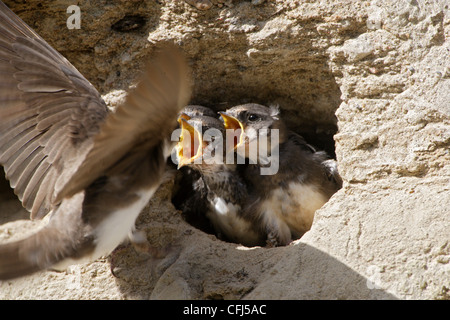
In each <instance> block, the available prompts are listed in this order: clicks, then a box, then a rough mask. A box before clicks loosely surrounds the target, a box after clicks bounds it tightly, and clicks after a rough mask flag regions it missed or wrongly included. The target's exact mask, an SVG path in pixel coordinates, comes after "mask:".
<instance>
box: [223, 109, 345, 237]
mask: <svg viewBox="0 0 450 320" xmlns="http://www.w3.org/2000/svg"><path fill="white" fill-rule="evenodd" d="M223 116H225V124H226V127H227V128H232V129H239V130H242V132H243V134H242V135H241V137H240V145H239V146H238V148H237V150H238V152H240V153H241V154H242V156H244V157H246V158H249V159H250V160H252V161H253V163H250V164H247V165H246V167H245V170H244V174H243V175H244V179H245V182H246V183H247V186H248V190H249V200H248V202H247V203H248V204H247V206H246V208H245V209H244V213H243V215H244V216H245V217H246V218H247V219H251V220H253V221H254V225H258V226H259V229H260V230H261V232H263V233H264V234H265V235H266V237H267V240H268V243H269V245H275V246H277V245H286V244H288V243H289V242H291V241H292V239H298V238H299V237H301V236H302V235H303V234H304V233H305V232H306V231H308V230H309V228H310V227H311V224H312V221H313V217H314V212H315V211H316V210H317V209H319V208H320V207H321V206H322V205H323V204H324V203H325V202H326V201H328V199H329V198H330V197H331V196H332V195H333V194H334V193H335V192H336V191H337V190H338V189H339V188H340V187H341V185H342V181H341V178H340V176H339V174H338V172H337V166H336V162H335V161H334V160H330V159H328V157H327V155H326V154H325V152H322V151H316V150H315V148H314V147H312V146H311V145H309V144H307V143H306V141H305V140H304V139H303V137H301V136H300V135H298V134H296V133H294V132H291V131H289V130H288V129H287V128H286V126H285V125H284V123H283V121H282V120H281V119H280V115H279V110H278V109H277V108H273V107H271V108H268V107H266V106H262V105H259V104H253V103H251V104H244V105H239V106H236V107H233V108H231V109H228V110H227V111H226V113H224V114H223ZM266 129H269V131H268V132H267V137H268V139H267V141H268V147H267V150H268V151H269V152H268V155H269V156H271V157H272V158H269V160H271V161H269V162H268V160H267V159H264V158H260V157H259V156H260V154H259V155H258V157H256V156H253V157H252V156H251V154H250V153H251V152H249V145H250V144H251V143H256V144H257V146H258V150H259V151H261V150H263V149H264V148H263V146H261V144H260V142H259V140H258V139H259V137H260V135H261V134H262V132H264V131H262V130H266ZM271 129H277V130H278V131H277V132H278V134H279V140H278V141H275V143H274V142H272V143H271V135H273V134H274V133H272V131H270V130H271ZM250 160H248V161H250ZM274 162H277V165H276V166H274V168H275V169H274V170H273V172H272V174H262V173H263V171H262V169H267V168H269V167H271V166H272V165H273V164H274Z"/></svg>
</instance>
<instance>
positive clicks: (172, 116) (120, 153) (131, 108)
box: [56, 46, 191, 201]
mask: <svg viewBox="0 0 450 320" xmlns="http://www.w3.org/2000/svg"><path fill="white" fill-rule="evenodd" d="M190 94H191V85H190V82H189V80H188V68H187V64H186V61H185V60H184V57H183V56H182V54H181V53H180V52H179V51H178V49H176V48H175V47H174V46H166V47H164V48H163V49H162V50H161V52H160V53H159V55H158V56H157V58H156V59H155V60H154V61H152V63H151V64H149V65H148V66H147V67H146V69H145V72H144V75H143V78H142V79H141V81H140V82H139V83H138V85H137V86H136V88H135V89H134V90H133V91H131V92H130V93H129V94H128V96H127V98H126V99H125V102H124V103H123V104H122V105H120V106H119V107H117V109H116V111H115V112H114V113H111V114H109V116H108V117H107V119H106V120H105V122H104V123H103V124H102V125H101V128H100V132H99V133H98V134H97V135H96V136H95V137H94V143H93V146H92V149H90V151H89V153H88V154H87V156H86V158H85V159H84V161H83V162H82V163H81V165H80V166H79V167H78V168H77V172H76V174H74V175H71V178H70V179H69V180H68V181H63V184H62V185H61V186H59V185H57V188H56V189H57V198H56V200H57V201H58V200H62V199H63V198H64V197H70V196H73V195H74V194H75V193H77V192H79V191H81V190H83V189H85V188H86V187H88V186H89V185H90V184H91V183H92V182H94V180H96V179H97V178H98V177H100V176H102V175H108V174H118V173H120V172H123V171H124V170H126V168H127V166H128V165H129V164H130V163H132V162H133V155H131V154H129V153H130V152H132V153H135V154H140V155H144V156H145V155H146V153H148V152H149V150H151V149H152V148H153V147H155V146H156V145H157V144H160V143H161V142H162V141H163V140H164V139H166V138H169V137H170V134H171V132H172V131H173V130H174V129H175V127H176V123H177V122H176V120H177V115H178V113H179V112H180V110H181V109H182V108H183V107H184V106H185V105H186V104H187V103H188V101H189V98H190ZM143 161H146V160H145V159H144V160H143Z"/></svg>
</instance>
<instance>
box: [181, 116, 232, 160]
mask: <svg viewBox="0 0 450 320" xmlns="http://www.w3.org/2000/svg"><path fill="white" fill-rule="evenodd" d="M178 121H179V123H180V125H181V130H182V131H181V136H180V141H179V142H178V146H177V158H178V168H181V167H183V166H185V165H200V166H202V165H204V164H205V163H206V164H209V163H210V162H213V161H216V162H217V161H219V162H220V161H221V160H222V156H223V141H224V136H225V135H224V133H225V128H224V126H223V123H222V122H221V121H220V120H218V119H216V118H213V117H209V116H195V117H192V118H191V117H189V116H188V115H186V114H184V115H183V114H182V115H181V116H180V117H179V118H178ZM219 157H220V158H219Z"/></svg>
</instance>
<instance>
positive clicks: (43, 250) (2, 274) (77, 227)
mask: <svg viewBox="0 0 450 320" xmlns="http://www.w3.org/2000/svg"><path fill="white" fill-rule="evenodd" d="M81 197H84V194H83V193H79V194H77V195H76V196H74V197H73V198H71V199H70V200H67V201H64V202H63V203H62V204H61V205H60V206H59V207H58V208H57V209H56V210H57V211H56V212H54V213H53V214H52V216H51V217H50V220H49V222H48V224H47V225H46V226H45V227H43V228H42V229H41V230H39V231H37V232H36V233H35V234H33V235H31V236H29V237H27V238H25V239H22V240H18V241H15V242H10V243H5V244H1V245H0V280H7V279H13V278H17V277H21V276H25V275H29V274H32V273H35V272H37V271H40V270H44V269H47V268H49V267H51V266H53V265H55V264H57V263H59V262H61V261H62V260H64V259H66V258H68V257H70V258H74V259H76V258H77V256H78V255H83V254H85V253H88V251H89V250H92V248H93V247H92V241H93V239H92V238H91V237H90V236H86V235H85V234H84V228H83V221H82V218H81V209H80V208H79V206H80V205H81V203H82V199H81Z"/></svg>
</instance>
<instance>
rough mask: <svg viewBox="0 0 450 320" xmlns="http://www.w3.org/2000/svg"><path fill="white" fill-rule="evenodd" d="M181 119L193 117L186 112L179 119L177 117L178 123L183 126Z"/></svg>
mask: <svg viewBox="0 0 450 320" xmlns="http://www.w3.org/2000/svg"><path fill="white" fill-rule="evenodd" d="M181 119H185V120H191V117H189V116H188V115H187V114H186V113H182V114H180V116H179V117H178V119H177V121H178V124H179V125H180V126H182V124H181Z"/></svg>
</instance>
